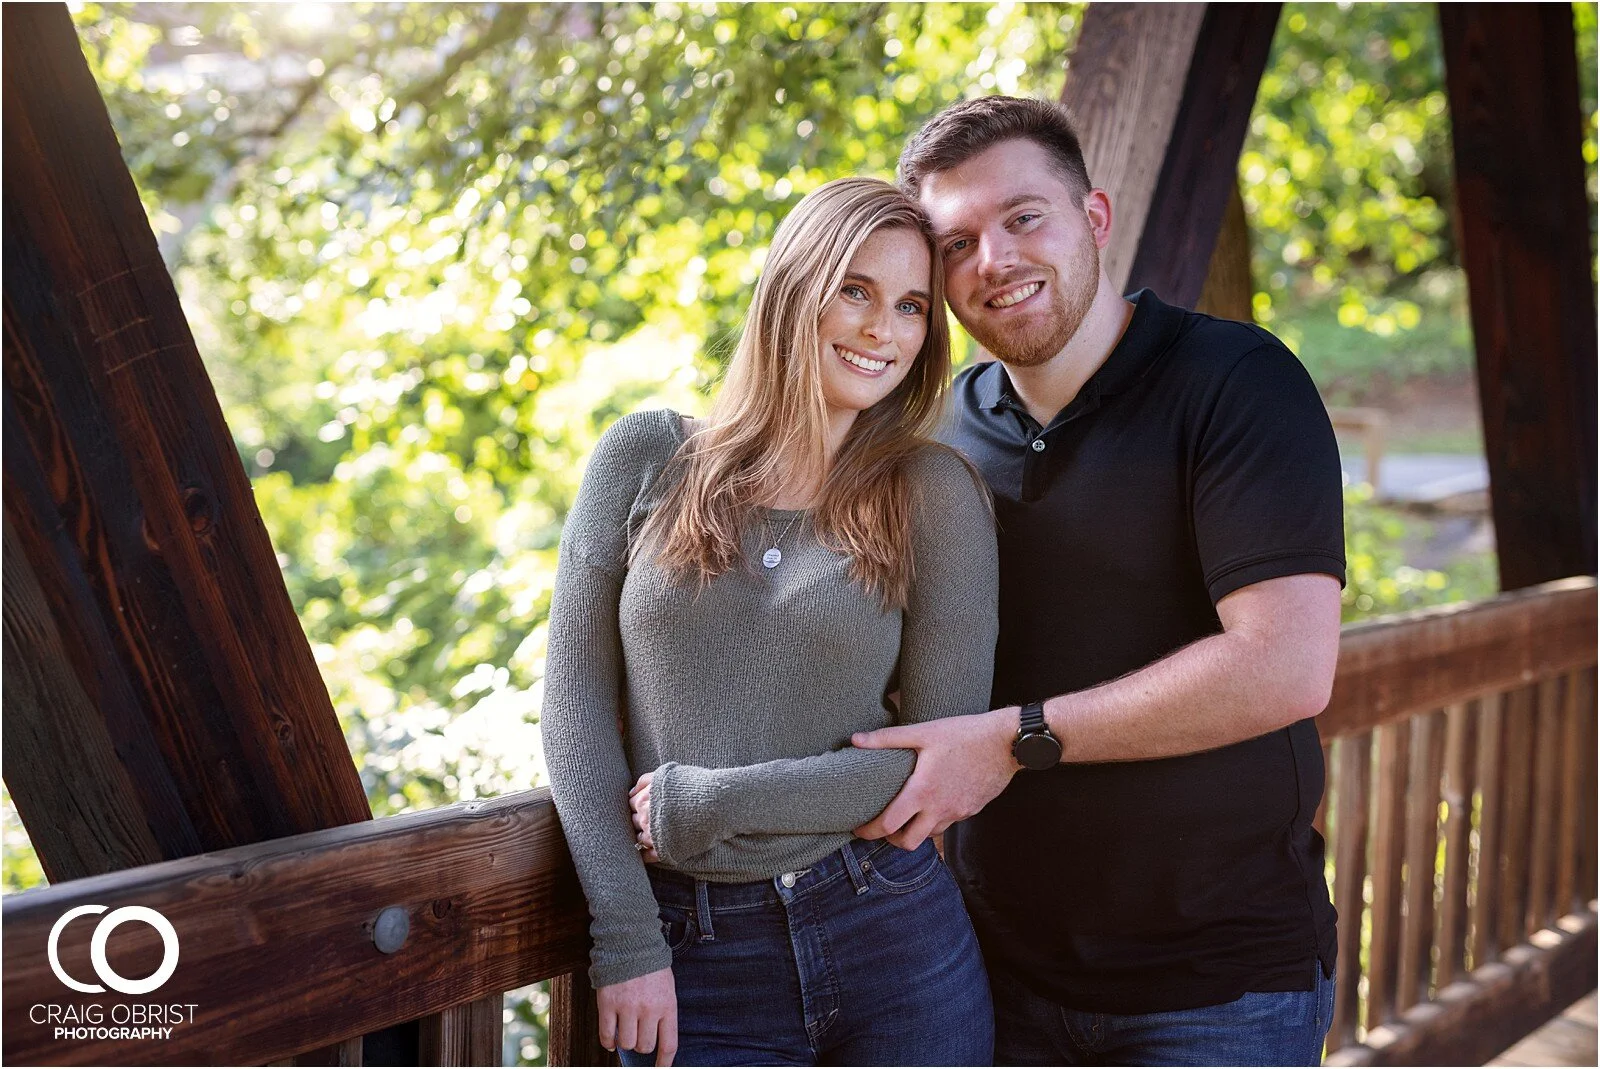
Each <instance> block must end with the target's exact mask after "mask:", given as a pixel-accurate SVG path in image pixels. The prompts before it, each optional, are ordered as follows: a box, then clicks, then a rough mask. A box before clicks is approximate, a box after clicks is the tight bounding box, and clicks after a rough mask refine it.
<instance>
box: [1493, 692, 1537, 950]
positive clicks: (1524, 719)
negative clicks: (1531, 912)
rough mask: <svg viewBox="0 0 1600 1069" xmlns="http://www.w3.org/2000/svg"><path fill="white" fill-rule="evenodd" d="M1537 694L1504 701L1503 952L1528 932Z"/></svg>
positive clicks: (1513, 696) (1514, 695) (1499, 890)
mask: <svg viewBox="0 0 1600 1069" xmlns="http://www.w3.org/2000/svg"><path fill="white" fill-rule="evenodd" d="M1536 698H1537V695H1536V693H1535V688H1533V687H1518V688H1517V689H1516V690H1514V691H1512V692H1511V694H1510V695H1509V696H1508V698H1507V701H1506V740H1505V750H1504V752H1503V753H1502V755H1501V762H1500V764H1501V767H1502V768H1503V769H1504V770H1505V779H1504V781H1503V782H1504V785H1505V787H1504V789H1505V810H1504V813H1503V816H1504V822H1503V824H1502V825H1501V829H1500V848H1501V853H1502V854H1503V855H1504V857H1503V860H1502V863H1501V868H1500V885H1499V887H1498V888H1497V890H1496V894H1498V895H1499V898H1500V909H1499V933H1498V934H1499V940H1500V947H1501V949H1502V950H1503V949H1506V948H1508V947H1514V946H1516V945H1517V944H1518V943H1520V942H1522V939H1523V937H1524V936H1525V935H1527V934H1528V925H1527V916H1528V860H1529V857H1528V855H1529V849H1528V834H1529V831H1530V829H1531V827H1532V816H1533V813H1532V809H1533V728H1534V717H1535V702H1536Z"/></svg>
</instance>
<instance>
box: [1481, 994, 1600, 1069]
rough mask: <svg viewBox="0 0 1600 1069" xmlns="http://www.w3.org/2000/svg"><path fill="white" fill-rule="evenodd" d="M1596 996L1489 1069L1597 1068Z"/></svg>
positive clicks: (1588, 997)
mask: <svg viewBox="0 0 1600 1069" xmlns="http://www.w3.org/2000/svg"><path fill="white" fill-rule="evenodd" d="M1595 1036H1596V1020H1595V992H1593V991H1591V992H1589V994H1587V995H1585V996H1584V997H1583V998H1581V999H1579V1000H1578V1001H1577V1002H1574V1003H1573V1004H1572V1005H1571V1006H1569V1007H1568V1008H1567V1012H1565V1013H1563V1014H1562V1015H1561V1016H1560V1017H1557V1018H1556V1019H1555V1020H1553V1021H1551V1022H1550V1023H1549V1024H1547V1025H1545V1026H1544V1027H1543V1028H1541V1029H1539V1030H1538V1031H1537V1032H1534V1033H1533V1034H1532V1035H1530V1036H1528V1037H1527V1038H1526V1039H1524V1040H1523V1041H1522V1042H1520V1043H1518V1044H1517V1045H1516V1046H1514V1047H1512V1048H1511V1049H1510V1050H1508V1051H1506V1052H1505V1053H1504V1054H1502V1055H1500V1057H1498V1058H1496V1059H1494V1060H1493V1061H1492V1062H1490V1063H1489V1064H1490V1065H1595V1064H1597V1061H1596V1060H1597V1058H1600V1053H1597V1051H1596V1041H1595Z"/></svg>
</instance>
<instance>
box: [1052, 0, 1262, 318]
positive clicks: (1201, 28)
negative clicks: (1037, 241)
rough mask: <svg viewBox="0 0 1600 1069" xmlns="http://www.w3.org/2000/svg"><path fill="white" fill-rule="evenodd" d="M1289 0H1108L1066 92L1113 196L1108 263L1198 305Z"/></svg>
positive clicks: (1094, 172) (1083, 42)
mask: <svg viewBox="0 0 1600 1069" xmlns="http://www.w3.org/2000/svg"><path fill="white" fill-rule="evenodd" d="M1279 7H1280V5H1278V4H1160V5H1155V4H1119V3H1097V4H1093V5H1091V6H1090V7H1089V10H1088V13H1087V14H1086V15H1085V16H1084V23H1083V31H1082V33H1081V35H1080V36H1079V38H1078V46H1077V48H1076V50H1075V51H1074V52H1073V54H1072V60H1071V62H1070V64H1069V65H1068V68H1067V82H1066V87H1065V89H1064V90H1063V92H1062V96H1061V99H1062V101H1063V102H1064V103H1066V104H1067V105H1068V107H1070V108H1071V109H1072V111H1073V114H1074V115H1075V116H1076V117H1077V120H1078V126H1079V134H1080V136H1081V137H1082V139H1083V148H1084V157H1085V161H1086V162H1087V164H1088V167H1089V177H1090V178H1091V179H1092V180H1093V181H1094V183H1095V184H1096V185H1097V186H1099V187H1100V188H1102V189H1104V190H1106V191H1107V192H1108V193H1110V195H1111V203H1112V210H1113V213H1114V214H1113V220H1114V223H1113V226H1112V236H1111V243H1110V244H1109V245H1108V246H1107V247H1106V249H1105V251H1104V252H1103V253H1102V257H1103V258H1104V262H1105V266H1106V271H1107V274H1108V275H1109V276H1110V278H1111V280H1112V282H1114V283H1115V284H1117V285H1118V286H1119V287H1120V288H1122V289H1123V290H1124V291H1127V290H1132V289H1138V288H1142V287H1149V288H1151V289H1153V290H1155V291H1156V293H1157V294H1159V295H1160V296H1161V297H1162V298H1163V299H1164V300H1167V301H1170V302H1172V303H1174V304H1179V305H1183V306H1184V307H1193V306H1194V304H1195V302H1196V301H1197V300H1199V298H1200V293H1201V290H1202V288H1203V286H1204V283H1205V279H1206V276H1207V273H1208V270H1209V268H1210V265H1211V261H1212V251H1213V249H1214V248H1215V247H1216V244H1217V234H1218V231H1219V229H1220V228H1221V225H1222V220H1223V216H1224V213H1225V211H1226V208H1227V204H1228V198H1229V195H1230V191H1231V190H1232V189H1233V188H1234V187H1235V185H1236V171H1237V168H1238V162H1239V149H1240V147H1241V146H1242V145H1243V144H1244V135H1245V127H1246V124H1247V123H1248V121H1249V118H1250V109H1251V107H1252V106H1253V105H1254V103H1255V96H1256V87H1257V85H1258V84H1259V83H1260V80H1261V72H1262V70H1263V69H1264V68H1265V66H1266V61H1267V53H1268V51H1269V50H1270V48H1271V45H1272V34H1273V30H1274V29H1275V27H1276V26H1277V21H1278V9H1279Z"/></svg>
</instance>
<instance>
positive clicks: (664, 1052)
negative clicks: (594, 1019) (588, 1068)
mask: <svg viewBox="0 0 1600 1069" xmlns="http://www.w3.org/2000/svg"><path fill="white" fill-rule="evenodd" d="M595 1002H596V1004H597V1005H598V1007H599V1009H600V1045H601V1046H602V1047H604V1048H605V1049H606V1050H610V1051H614V1050H616V1049H617V1048H618V1047H621V1048H622V1049H623V1050H631V1051H635V1052H637V1053H639V1054H649V1053H650V1052H651V1051H654V1052H655V1055H656V1064H657V1065H671V1064H672V1059H673V1057H674V1056H675V1055H676V1054H677V1053H678V991H677V988H676V987H674V986H673V983H672V969H671V968H670V967H669V968H665V969H657V970H656V971H655V972H651V973H645V974H644V975H643V976H636V977H634V978H633V979H632V980H624V981H623V982H622V983H620V984H608V985H606V986H605V987H602V988H600V989H599V990H598V991H596V992H595Z"/></svg>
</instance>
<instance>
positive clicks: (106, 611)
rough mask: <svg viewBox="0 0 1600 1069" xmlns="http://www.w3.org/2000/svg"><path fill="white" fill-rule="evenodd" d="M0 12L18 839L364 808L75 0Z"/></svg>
mask: <svg viewBox="0 0 1600 1069" xmlns="http://www.w3.org/2000/svg"><path fill="white" fill-rule="evenodd" d="M0 19H3V29H4V34H3V38H4V44H3V60H4V62H3V71H0V79H3V93H0V107H3V110H4V132H3V146H4V155H5V161H6V166H5V171H4V199H3V209H0V211H3V219H4V236H3V263H4V272H5V290H4V298H3V303H4V346H3V353H4V356H3V359H4V372H5V374H4V384H3V394H4V422H5V426H4V434H5V450H4V456H3V467H4V474H5V481H4V494H3V497H4V514H5V558H6V561H5V571H6V578H7V580H8V581H7V582H6V584H5V589H4V594H3V602H4V623H5V654H6V656H5V680H4V682H5V684H6V689H7V691H8V694H7V698H8V701H7V703H6V705H5V733H4V735H5V753H4V762H5V778H6V783H7V786H8V787H9V789H10V792H11V796H12V798H13V799H14V800H15V802H16V806H17V811H18V813H19V815H20V816H21V818H22V821H23V824H24V825H25V826H26V828H27V829H28V833H29V837H30V839H31V841H32V843H33V846H34V849H35V851H36V852H37V854H38V855H39V859H40V862H41V863H42V865H43V866H44V869H45V872H46V873H47V875H48V876H49V877H50V879H51V880H52V881H58V882H59V881H63V880H67V881H70V880H74V879H76V878H79V877H87V876H93V875H96V874H100V873H104V872H108V871H111V870H114V869H118V868H122V867H125V866H128V865H130V864H137V863H140V862H145V861H155V860H159V859H162V858H179V857H184V856H188V855H192V854H195V853H198V852H200V851H209V850H217V849H222V848H225V847H231V846H238V845H241V844H247V843H255V842H259V841H261V840H266V839H277V838H280V837H283V836H286V835H293V834H295V833H299V832H309V831H314V830H318V829H323V828H328V827H333V826H336V825H344V824H349V823H352V822H358V821H366V820H368V819H369V818H370V817H371V810H370V809H369V807H368V805H367V801H366V796H365V793H364V792H363V790H362V787H361V781H360V778H359V776H358V775H357V773H356V769H355V767H354V764H353V762H352V760H351V757H350V751H349V749H348V747H347V746H346V745H345V742H344V737H343V734H342V732H341V731H340V728H339V722H338V719H337V718H336V717H335V715H334V711H333V706H332V704H331V702H330V701H329V699H328V693H327V689H326V687H324V685H323V682H322V678H321V675H320V673H319V672H318V670H317V666H316V661H315V659H314V658H313V656H312V653H311V649H310V647H309V645H308V643H307V642H306V639H305V634H304V633H303V632H302V631H301V629H300V624H299V621H298V620H297V619H296V617H295V613H294V608H293V606H292V605H291V604H290V601H289V596H288V592H287V590H286V589H285V587H284V584H283V579H282V576H281V575H280V573H279V570H278V564H277V559H276V556H275V555H274V553H273V550H272V545H271V542H270V541H269V539H268V537H267V532H266V528H265V526H264V525H263V524H262V521H261V515H260V513H259V511H258V510H257V509H256V506H255V500H254V498H253V496H252V494H251V489H250V482H249V480H248V478H247V477H246V475H245V472H244V468H243V465H242V464H241V463H240V461H239V457H238V453H237V451H236V449H235V447H234V444H233V440H232V437H231V435H230V434H229V433H228V428H227V425H226V424H225V422H224V421H223V417H222V409H221V406H220V405H219V404H218V402H217V398H216V395H215V394H214V392H213V391H212V387H211V381H210V379H209V377H208V376H207V375H206V370H205V366H204V365H203V364H202V363H201V360H200V354H199V352H198V351H197V350H196V348H195V344H194V338H193V336H192V335H191V334H190V332H189V327H188V324H187V322H186V321H185V319H184V315H183V310H182V308H181V306H180V305H179V302H178V295H177V291H176V290H175V288H174V287H173V284H172V280H171V278H170V277H168V275H167V272H166V269H165V267H164V265H163V264H162V261H161V257H160V254H159V252H158V251H157V247H156V240H155V236H154V235H153V234H152V233H151V230H150V226H149V224H148V222H147V221H146V218H145V213H144V209H143V206H142V205H141V204H140V201H139V195H138V192H137V190H136V189H135V187H134V184H133V179H132V177H131V176H130V175H129V174H128V170H127V168H126V167H125V166H124V165H123V162H122V155H121V152H120V150H119V147H118V144H117V139H116V135H115V133H114V132H113V131H112V128H111V122H110V118H109V116H108V115H107V113H106V109H105V105H104V103H103V102H102V100H101V98H100V93H99V90H98V88H97V87H96V85H95V83H94V79H93V76H92V75H91V74H90V72H89V68H88V65H87V64H86V63H85V62H84V58H83V54H82V52H81V51H80V50H79V45H78V39H77V33H76V31H75V29H74V28H73V25H72V20H71V17H70V16H69V15H68V13H67V10H66V8H65V7H64V6H62V5H60V4H38V5H35V4H29V5H23V6H7V7H5V8H4V9H3V11H0ZM13 579H15V580H16V581H15V582H13V581H11V580H13ZM10 983H11V978H10V977H9V976H8V977H7V984H8V987H9V985H10ZM52 983H53V981H52ZM40 993H41V994H44V995H46V996H47V997H56V998H60V997H62V996H70V994H71V992H68V991H66V990H64V989H49V990H42V991H41V992H40ZM30 1027H32V1026H31V1023H30ZM7 1038H8V1049H9V1041H10V1039H11V1038H12V1037H11V1036H10V1035H8V1037H7ZM312 1058H313V1060H322V1061H333V1060H339V1061H343V1062H346V1063H348V1062H351V1061H355V1062H359V1059H360V1041H359V1040H356V1041H354V1043H353V1044H343V1045H341V1046H340V1047H339V1048H337V1049H336V1050H334V1051H330V1052H321V1053H318V1054H314V1055H313V1056H312Z"/></svg>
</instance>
